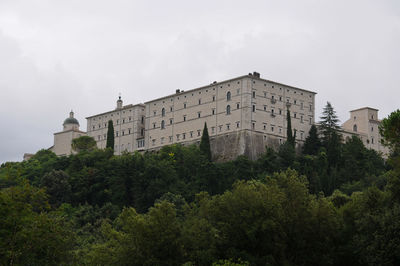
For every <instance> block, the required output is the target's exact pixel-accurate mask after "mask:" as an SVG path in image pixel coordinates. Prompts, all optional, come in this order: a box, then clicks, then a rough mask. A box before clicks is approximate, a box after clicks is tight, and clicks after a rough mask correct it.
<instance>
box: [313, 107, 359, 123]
mask: <svg viewBox="0 0 400 266" xmlns="http://www.w3.org/2000/svg"><path fill="white" fill-rule="evenodd" d="M310 111H312V104H310ZM354 119H356V118H355V117H354Z"/></svg>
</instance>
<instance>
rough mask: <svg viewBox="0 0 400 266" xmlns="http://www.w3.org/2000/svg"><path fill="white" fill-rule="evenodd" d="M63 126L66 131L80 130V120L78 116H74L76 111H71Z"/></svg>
mask: <svg viewBox="0 0 400 266" xmlns="http://www.w3.org/2000/svg"><path fill="white" fill-rule="evenodd" d="M63 126H64V131H67V130H79V122H78V120H77V119H76V118H74V112H73V111H72V110H71V112H70V113H69V117H68V118H67V119H65V120H64V123H63Z"/></svg>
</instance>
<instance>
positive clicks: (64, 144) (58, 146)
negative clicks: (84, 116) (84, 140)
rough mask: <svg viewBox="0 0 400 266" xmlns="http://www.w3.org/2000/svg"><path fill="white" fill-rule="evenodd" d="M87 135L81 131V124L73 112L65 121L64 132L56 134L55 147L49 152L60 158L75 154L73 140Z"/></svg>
mask: <svg viewBox="0 0 400 266" xmlns="http://www.w3.org/2000/svg"><path fill="white" fill-rule="evenodd" d="M85 135H86V132H83V131H80V130H79V122H78V120H77V119H76V118H74V112H72V111H71V112H70V113H69V117H68V118H66V119H65V120H64V123H63V131H61V132H57V133H54V145H53V146H52V147H50V148H49V150H51V151H52V152H54V153H55V154H56V155H59V156H62V155H70V154H71V153H73V150H72V148H71V143H72V140H73V139H75V138H79V137H81V136H85Z"/></svg>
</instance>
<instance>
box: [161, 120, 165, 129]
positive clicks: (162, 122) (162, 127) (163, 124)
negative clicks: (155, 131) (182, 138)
mask: <svg viewBox="0 0 400 266" xmlns="http://www.w3.org/2000/svg"><path fill="white" fill-rule="evenodd" d="M164 128H165V121H164V120H163V121H161V129H164Z"/></svg>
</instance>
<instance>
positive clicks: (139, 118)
mask: <svg viewBox="0 0 400 266" xmlns="http://www.w3.org/2000/svg"><path fill="white" fill-rule="evenodd" d="M86 119H87V134H88V136H91V137H93V138H94V139H95V140H96V142H97V147H99V148H101V149H104V148H105V147H106V143H107V131H108V121H110V120H111V121H113V126H114V132H115V134H114V145H115V146H114V152H115V154H117V155H119V154H121V153H122V152H123V151H127V152H133V151H136V150H144V148H145V147H144V137H145V127H144V125H145V105H144V104H136V105H132V104H129V105H125V106H123V102H122V99H121V96H120V97H119V99H118V101H117V107H116V108H115V109H114V110H112V111H108V112H105V113H101V114H97V115H93V116H89V117H87V118H86Z"/></svg>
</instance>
